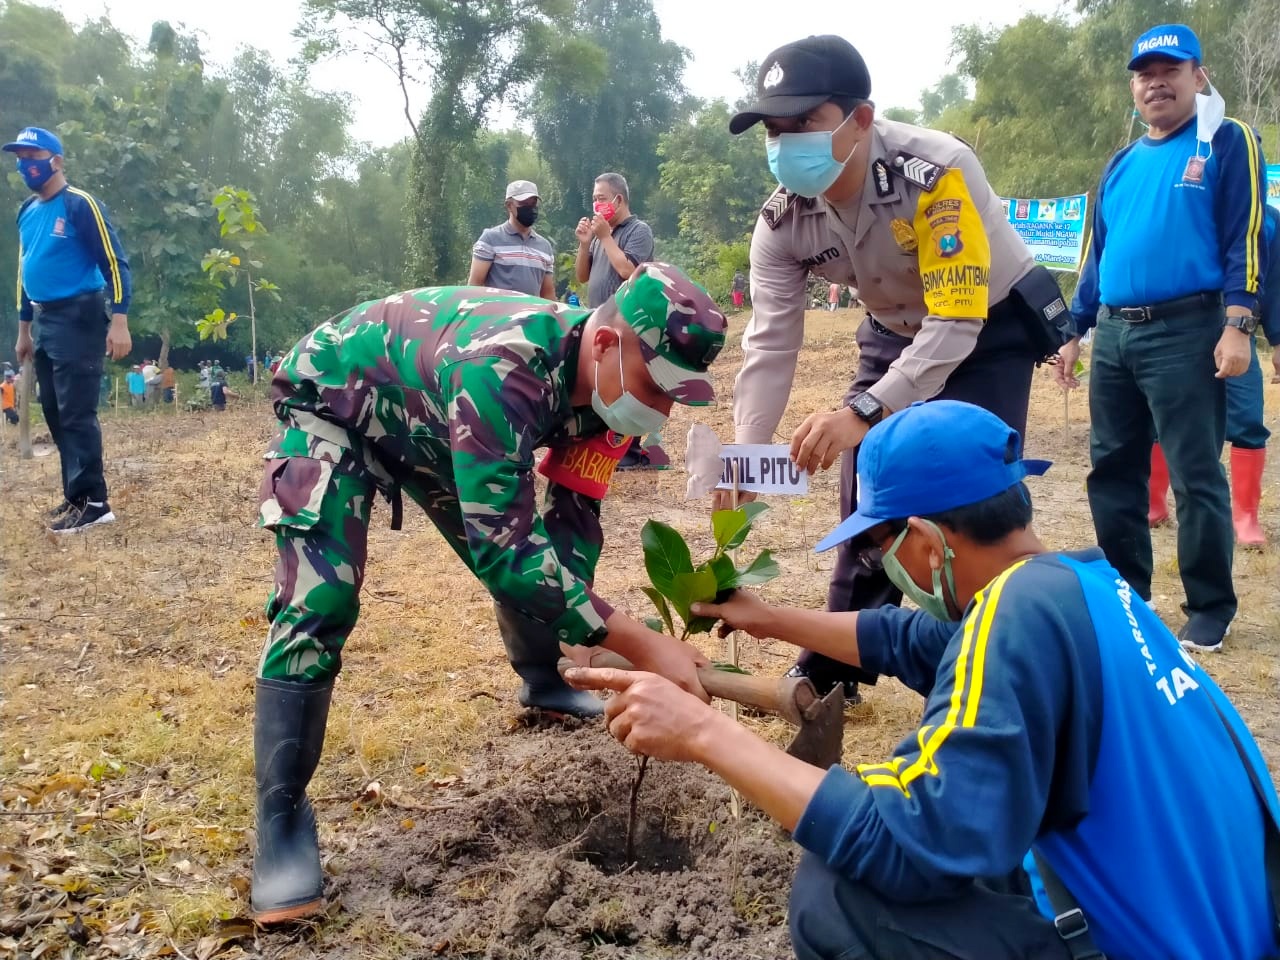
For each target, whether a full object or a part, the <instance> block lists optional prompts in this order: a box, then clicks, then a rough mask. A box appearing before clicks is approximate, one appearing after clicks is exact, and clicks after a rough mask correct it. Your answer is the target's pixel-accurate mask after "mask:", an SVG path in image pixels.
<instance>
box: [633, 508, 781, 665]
mask: <svg viewBox="0 0 1280 960" xmlns="http://www.w3.org/2000/svg"><path fill="white" fill-rule="evenodd" d="M767 509H769V508H768V507H767V506H766V505H765V504H763V503H744V504H743V505H742V506H740V507H738V508H737V509H736V510H717V511H716V512H715V513H713V514H712V515H711V532H712V533H713V534H714V535H715V538H716V549H715V552H714V553H713V554H712V555H711V558H710V559H708V560H706V561H704V562H703V563H700V564H698V565H697V566H696V567H695V566H694V565H693V557H692V555H691V554H690V552H689V545H688V544H687V543H686V542H685V539H684V537H682V536H681V535H680V532H679V531H678V530H676V529H675V528H674V527H671V526H669V525H667V524H665V523H662V522H660V521H658V520H650V521H648V522H647V523H645V525H644V527H643V528H642V529H641V530H640V544H641V546H642V547H643V548H644V566H645V570H646V572H647V573H648V574H649V584H650V585H649V586H647V587H645V588H644V594H645V596H647V597H648V598H649V600H650V601H652V603H653V605H654V607H655V608H656V609H657V611H658V616H657V617H651V618H649V619H648V620H646V621H645V623H646V625H648V626H649V627H651V628H653V629H654V630H657V631H658V632H659V633H664V632H665V633H669V634H671V635H672V636H674V637H679V638H680V639H681V640H688V639H689V637H690V636H691V635H692V634H695V633H706V632H708V631H709V630H711V628H712V627H714V626H715V625H716V620H715V619H714V618H712V617H695V616H693V615H692V614H691V613H690V611H689V608H690V606H692V605H693V604H695V603H711V602H719V601H723V600H725V599H726V598H727V597H728V596H729V594H730V593H731V592H732V591H733V590H735V589H736V588H738V587H749V586H758V585H759V584H762V583H768V582H769V581H770V580H772V579H774V578H775V577H777V576H778V575H779V574H780V573H781V572H782V571H781V570H779V569H778V563H777V561H776V560H774V559H773V555H772V554H771V553H770V552H769V551H768V550H762V551H761V552H760V554H759V555H758V556H757V557H756V558H755V559H754V560H752V561H751V562H750V563H749V564H747V565H746V566H745V567H738V566H735V565H734V562H733V560H732V559H731V558H730V557H729V552H730V551H732V550H736V549H737V548H738V547H740V546H741V545H742V543H743V541H745V540H746V539H747V534H749V533H750V532H751V525H752V523H753V522H754V521H755V519H756V517H758V516H760V514H762V513H764V511H765V510H767ZM677 615H678V616H679V618H680V622H681V630H680V632H677V631H676V627H675V617H676V616H677Z"/></svg>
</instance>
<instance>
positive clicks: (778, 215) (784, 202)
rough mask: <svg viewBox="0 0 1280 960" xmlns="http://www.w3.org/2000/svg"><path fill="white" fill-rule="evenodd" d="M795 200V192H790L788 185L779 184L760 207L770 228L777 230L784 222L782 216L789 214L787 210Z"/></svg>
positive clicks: (762, 216) (761, 213)
mask: <svg viewBox="0 0 1280 960" xmlns="http://www.w3.org/2000/svg"><path fill="white" fill-rule="evenodd" d="M795 201H796V195H795V194H794V193H789V192H788V191H787V188H786V187H783V186H779V187H778V189H777V190H775V191H773V193H772V194H771V195H770V196H769V199H768V200H766V201H765V202H764V206H763V207H761V208H760V216H761V218H763V220H764V222H765V225H766V226H767V227H768V228H769V229H770V230H777V229H778V224H780V223H781V222H782V218H783V217H785V216H786V215H787V211H788V210H790V209H791V206H792V204H794V203H795Z"/></svg>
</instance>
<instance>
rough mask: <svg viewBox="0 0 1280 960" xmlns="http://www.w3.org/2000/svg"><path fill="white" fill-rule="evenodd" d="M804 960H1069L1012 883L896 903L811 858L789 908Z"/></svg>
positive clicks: (794, 938)
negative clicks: (930, 898) (914, 901)
mask: <svg viewBox="0 0 1280 960" xmlns="http://www.w3.org/2000/svg"><path fill="white" fill-rule="evenodd" d="M788 918H789V921H790V925H791V944H792V947H793V948H794V950H795V952H796V956H797V957H799V958H800V960H864V958H884V960H1069V958H1070V956H1071V954H1070V952H1069V951H1068V950H1067V947H1066V944H1065V943H1064V942H1063V940H1062V938H1061V937H1059V936H1058V931H1057V930H1056V929H1055V928H1054V926H1053V921H1051V920H1049V919H1047V918H1046V917H1044V916H1043V915H1041V914H1040V912H1039V911H1037V910H1036V907H1035V904H1034V902H1033V901H1032V900H1031V897H1030V896H1029V895H1027V894H1026V893H1024V892H1022V891H1018V890H1015V889H1014V888H1013V884H1005V883H988V882H986V881H974V882H973V883H972V884H970V885H969V886H968V887H967V888H966V889H965V890H964V891H962V892H961V893H958V894H956V895H955V896H953V897H948V898H946V899H936V900H926V901H923V902H919V903H897V902H895V901H893V900H888V899H886V898H885V897H883V896H881V895H880V894H878V893H876V892H875V891H873V890H871V889H870V888H868V887H866V886H863V885H861V884H857V883H854V882H852V881H851V880H848V879H846V878H844V877H842V876H840V875H839V874H837V873H835V872H834V871H833V870H831V868H830V867H828V866H827V865H826V864H825V863H823V862H822V860H820V859H819V858H818V857H816V856H814V855H813V854H812V853H806V854H805V855H804V858H803V859H802V860H801V861H800V867H799V869H797V870H796V879H795V883H794V884H792V887H791V904H790V908H789V910H788Z"/></svg>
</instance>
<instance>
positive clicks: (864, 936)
mask: <svg viewBox="0 0 1280 960" xmlns="http://www.w3.org/2000/svg"><path fill="white" fill-rule="evenodd" d="M1048 466H1049V465H1048V464H1047V463H1045V462H1044V461H1037V460H1024V459H1022V442H1021V438H1020V437H1019V435H1018V433H1017V431H1015V430H1013V429H1012V428H1010V427H1009V426H1008V425H1007V424H1005V423H1004V422H1002V421H1001V420H1000V419H999V418H998V417H996V416H995V415H994V414H992V413H989V412H987V411H985V410H983V409H981V408H979V407H976V406H973V405H970V404H966V403H961V402H958V401H952V400H938V401H934V402H932V403H918V404H915V405H913V406H911V407H908V408H907V409H906V410H903V411H900V412H899V413H896V414H894V415H893V416H892V417H889V418H888V419H886V420H884V421H883V422H882V423H880V424H878V425H876V426H875V427H873V428H872V429H871V430H870V432H869V433H868V434H867V437H866V439H865V440H864V441H863V445H862V450H861V452H860V453H859V457H858V472H859V476H858V488H859V492H860V499H859V502H858V509H857V511H856V512H855V513H853V514H852V515H851V516H849V517H848V518H847V519H846V520H845V521H844V522H843V523H841V524H840V526H838V527H837V528H836V529H835V530H834V531H833V532H832V533H831V534H830V535H829V536H827V537H826V538H824V539H823V540H822V542H821V543H819V545H818V549H820V550H823V549H828V548H830V547H833V546H835V545H837V544H838V543H842V542H844V541H846V540H848V539H854V541H855V543H856V544H857V546H858V547H859V550H860V553H859V556H860V558H861V562H863V563H865V564H867V565H869V566H876V567H883V569H884V571H885V573H886V574H888V576H889V578H890V579H891V580H892V581H893V582H894V583H895V584H896V585H897V586H898V587H899V588H901V589H902V590H903V592H904V593H905V594H906V595H907V596H909V597H911V598H912V599H913V600H915V601H916V603H917V605H918V606H919V607H920V609H919V610H906V609H899V608H897V607H880V608H877V609H872V610H860V611H856V612H848V613H842V612H826V611H810V610H795V609H787V608H782V607H774V606H770V605H768V604H765V603H764V602H762V601H761V600H759V599H757V598H755V597H753V596H751V595H750V594H748V593H746V592H744V591H738V592H737V593H736V594H735V595H734V596H733V597H731V598H730V599H729V600H728V601H727V602H726V603H723V604H718V605H715V604H704V605H698V607H697V609H696V610H695V611H694V612H696V613H698V614H699V615H708V616H718V617H721V618H722V619H723V620H724V623H725V627H726V628H734V629H743V630H746V631H748V632H749V633H751V634H753V635H754V636H757V637H762V638H766V637H772V638H777V639H781V640H785V641H787V642H789V643H793V644H796V645H798V646H804V647H808V648H809V649H813V650H818V651H820V652H821V653H824V654H826V655H827V656H830V657H833V658H835V659H837V660H841V661H843V662H845V663H849V664H853V665H855V666H860V667H862V668H863V669H866V670H869V671H870V672H872V673H874V674H883V675H886V676H895V677H897V678H898V679H899V680H901V681H902V683H904V684H905V685H906V686H908V687H910V688H911V689H913V690H915V691H917V692H918V693H920V694H921V695H922V696H923V697H924V698H925V705H924V714H923V717H922V720H921V724H920V727H919V729H918V730H915V731H912V732H911V733H910V734H909V735H908V736H906V737H905V738H904V739H903V740H902V741H901V743H900V744H899V745H898V747H897V749H895V750H894V753H893V756H892V757H891V758H890V759H889V760H888V761H887V762H885V763H864V764H859V765H857V766H856V767H855V768H854V770H853V772H850V771H848V770H846V769H845V768H844V767H842V766H834V767H832V768H831V769H829V770H821V769H818V768H817V767H813V766H810V765H809V764H806V763H804V762H803V761H800V760H797V759H796V758H795V757H792V756H790V755H788V754H786V753H783V752H782V751H781V750H780V749H778V748H777V747H775V746H773V745H771V744H769V743H766V742H765V741H763V740H761V739H760V738H759V737H757V736H756V735H755V734H754V733H752V732H750V731H748V730H747V729H745V728H744V727H742V726H739V725H738V724H737V723H735V722H734V721H733V720H732V719H731V718H729V717H728V716H727V715H725V714H723V713H720V712H719V711H717V710H715V709H713V708H712V707H710V706H708V705H707V704H705V703H703V702H702V701H701V700H699V699H697V698H696V697H693V696H690V695H689V694H686V693H684V692H683V691H681V690H679V689H678V688H677V687H675V686H674V685H673V684H671V683H669V682H668V681H666V680H663V679H662V678H660V677H657V676H654V675H652V674H644V673H636V672H627V671H618V670H608V669H593V668H590V667H576V668H573V669H570V670H568V671H566V674H565V678H566V679H567V680H568V681H569V682H570V683H572V684H574V685H575V686H578V687H582V688H589V689H610V690H615V691H617V695H616V696H614V697H612V698H611V699H610V700H609V701H608V702H607V703H606V705H605V715H606V717H607V719H608V724H609V732H610V733H611V734H613V736H615V737H617V738H618V739H619V740H620V741H622V742H623V743H624V744H625V745H626V746H627V747H628V748H629V749H631V750H632V751H635V752H637V753H641V754H647V755H650V756H654V757H658V758H659V759H668V760H685V761H694V762H698V763H702V764H703V765H705V766H706V767H708V768H709V769H711V770H712V771H713V772H715V773H717V774H719V775H720V776H721V777H723V778H724V779H725V780H726V781H728V782H729V783H730V784H731V785H732V786H733V787H735V788H736V789H737V790H739V791H741V792H742V793H743V794H744V795H745V796H746V797H748V798H749V799H750V800H751V801H752V802H753V803H755V804H757V805H758V806H760V807H761V808H762V809H763V810H764V811H765V812H766V813H768V814H769V815H771V816H772V817H773V818H774V819H776V820H777V821H778V822H779V823H780V824H781V825H782V826H783V827H785V828H786V829H787V830H790V831H792V833H793V835H794V837H795V839H796V841H797V842H798V843H800V844H801V845H802V846H803V847H805V848H806V850H807V852H806V854H805V855H804V857H803V859H802V860H801V862H800V866H799V869H798V872H797V875H796V879H795V883H794V885H793V887H792V891H791V906H790V926H791V939H792V943H793V945H794V947H795V950H796V953H797V955H798V956H800V957H802V958H806V960H808V958H826V957H831V958H834V957H842V958H843V957H849V958H852V957H892V958H894V960H912V958H930V960H942V958H947V960H956V958H969V960H1001V958H1010V960H1012V958H1025V957H1037V958H1040V957H1046V958H1062V960H1066V958H1068V957H1070V958H1073V960H1080V958H1085V957H1101V956H1103V955H1104V954H1105V955H1106V956H1109V957H1111V958H1112V960H1119V958H1138V957H1178V958H1180V960H1211V958H1222V957H1232V958H1237V960H1246V958H1247V960H1263V958H1264V957H1270V956H1274V955H1275V952H1276V950H1277V946H1278V942H1280V941H1278V940H1277V935H1276V933H1277V932H1276V927H1275V924H1276V920H1275V918H1274V916H1273V912H1272V910H1273V907H1272V904H1273V897H1274V895H1275V893H1276V891H1277V890H1280V873H1276V874H1271V873H1269V871H1268V869H1267V864H1266V862H1264V861H1268V860H1273V858H1272V856H1271V855H1272V854H1273V853H1274V854H1276V856H1277V857H1280V828H1277V824H1276V818H1277V813H1278V812H1280V806H1278V804H1277V799H1276V795H1275V791H1274V789H1273V788H1272V786H1271V778H1270V776H1269V775H1268V773H1267V769H1266V766H1265V765H1264V763H1263V760H1262V757H1261V755H1260V753H1259V752H1258V749H1257V746H1256V745H1255V744H1254V742H1253V739H1252V738H1251V736H1250V735H1249V731H1248V729H1247V728H1246V727H1245V725H1244V723H1243V721H1242V720H1241V719H1240V717H1239V716H1238V714H1237V713H1236V711H1235V709H1234V708H1233V707H1232V706H1231V704H1230V702H1229V701H1228V700H1227V699H1226V697H1225V696H1224V695H1223V694H1222V692H1221V691H1220V690H1219V689H1218V688H1217V686H1216V685H1215V684H1214V682H1213V680H1212V679H1210V677H1209V676H1208V675H1207V674H1205V673H1204V672H1203V671H1201V670H1200V669H1199V667H1198V666H1197V665H1196V663H1195V661H1194V660H1193V659H1191V658H1190V657H1189V656H1188V655H1187V654H1186V653H1185V652H1184V651H1183V650H1182V649H1181V647H1180V646H1179V645H1178V641H1177V640H1176V639H1175V638H1174V636H1173V634H1172V633H1170V632H1169V630H1168V629H1167V628H1166V627H1165V626H1164V625H1163V624H1162V623H1161V622H1160V620H1159V618H1158V617H1156V615H1155V614H1154V613H1153V612H1152V610H1151V609H1150V607H1148V606H1147V605H1146V604H1145V603H1143V601H1142V600H1141V598H1139V597H1137V596H1136V595H1135V594H1134V591H1133V590H1132V589H1131V588H1130V587H1129V585H1128V584H1127V583H1125V581H1124V580H1123V579H1121V578H1120V576H1119V575H1118V574H1117V573H1116V571H1115V570H1114V569H1113V568H1112V567H1111V566H1110V565H1109V564H1108V563H1107V562H1106V560H1105V559H1103V556H1102V554H1101V551H1099V550H1097V549H1089V550H1084V551H1080V552H1077V553H1054V552H1050V551H1049V550H1047V549H1046V548H1045V546H1044V544H1042V543H1041V542H1040V540H1039V539H1038V538H1037V537H1036V535H1035V533H1034V532H1033V531H1032V530H1031V517H1032V509H1031V499H1030V496H1029V494H1028V492H1027V488H1026V486H1025V485H1024V484H1023V482H1022V481H1023V479H1024V478H1025V477H1027V476H1029V475H1037V474H1041V473H1043V472H1044V471H1045V469H1046V468H1047V467H1048ZM584 659H585V658H584ZM1264 850H1265V851H1266V856H1265V857H1264ZM1028 851H1030V853H1028ZM1226 851H1230V853H1229V854H1227V853H1226ZM1024 858H1025V860H1026V861H1027V862H1028V863H1029V865H1034V866H1029V869H1031V871H1032V873H1034V874H1035V875H1037V876H1039V877H1040V878H1042V880H1043V887H1044V889H1043V890H1037V891H1035V892H1034V893H1033V892H1032V889H1031V887H1030V885H1029V883H1028V877H1027V874H1026V873H1025V872H1024V871H1023V870H1022V866H1021V865H1022V864H1023V862H1024ZM1273 862H1280V861H1274V860H1273ZM1181 907H1185V908H1186V909H1180V908H1181ZM1099 951H1101V952H1099Z"/></svg>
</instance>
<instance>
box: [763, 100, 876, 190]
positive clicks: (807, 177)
mask: <svg viewBox="0 0 1280 960" xmlns="http://www.w3.org/2000/svg"><path fill="white" fill-rule="evenodd" d="M852 116H853V114H852V113H851V114H849V116H848V117H845V120H844V123H842V124H840V127H843V126H844V124H845V123H848V122H849V118H850V117H852ZM840 127H836V130H839V129H840ZM836 130H819V131H816V132H814V133H781V134H779V135H778V136H776V137H766V138H765V141H764V146H765V151H766V153H767V154H768V156H769V172H770V173H772V174H773V176H774V179H776V180H777V181H778V182H779V183H780V184H782V185H783V186H784V187H786V188H787V189H788V190H790V191H791V192H792V193H796V194H799V195H800V196H802V197H816V196H819V195H820V194H823V193H826V192H827V191H828V190H830V189H831V185H832V184H833V183H835V182H836V179H837V178H838V177H839V176H840V174H841V173H842V172H843V171H844V168H845V165H846V164H847V163H848V162H849V161H850V160H852V159H853V155H854V154H855V153H857V151H858V144H857V143H855V144H854V145H853V149H852V150H850V151H849V156H847V157H845V158H844V159H843V160H837V159H836V158H835V156H834V155H833V154H832V138H833V137H834V136H835V132H836ZM860 142H861V141H859V143H860Z"/></svg>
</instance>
